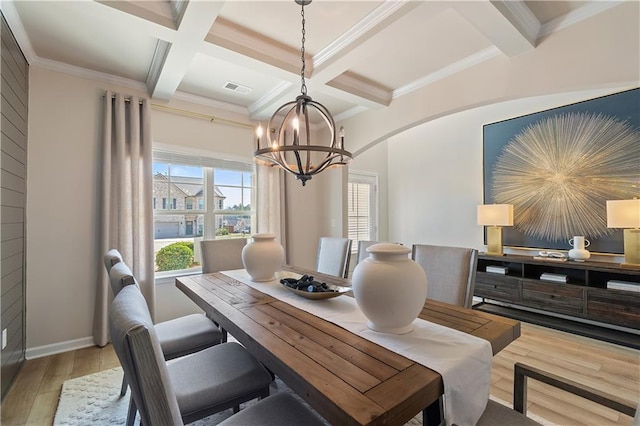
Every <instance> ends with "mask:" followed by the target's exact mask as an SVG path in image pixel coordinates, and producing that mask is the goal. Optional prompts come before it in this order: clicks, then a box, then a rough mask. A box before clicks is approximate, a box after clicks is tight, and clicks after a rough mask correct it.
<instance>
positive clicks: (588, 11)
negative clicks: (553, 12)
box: [538, 0, 626, 37]
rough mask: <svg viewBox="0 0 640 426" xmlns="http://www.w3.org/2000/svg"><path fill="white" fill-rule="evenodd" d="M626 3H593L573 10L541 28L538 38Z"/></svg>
mask: <svg viewBox="0 0 640 426" xmlns="http://www.w3.org/2000/svg"><path fill="white" fill-rule="evenodd" d="M623 3H626V2H625V1H613V0H612V1H592V2H590V3H588V4H587V5H585V6H582V7H581V8H579V9H576V10H573V11H571V12H569V13H567V14H566V15H563V16H560V17H558V18H556V19H553V20H551V21H549V22H547V23H546V24H544V25H543V26H542V27H541V28H540V34H539V35H538V37H543V36H547V35H549V34H552V33H554V32H556V31H560V30H562V29H564V28H567V27H570V26H571V25H574V24H577V23H579V22H581V21H584V20H585V19H589V18H591V17H593V16H596V15H598V14H600V13H602V12H604V11H606V10H609V9H611V8H614V7H616V6H619V5H621V4H623Z"/></svg>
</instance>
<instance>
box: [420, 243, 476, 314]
mask: <svg viewBox="0 0 640 426" xmlns="http://www.w3.org/2000/svg"><path fill="white" fill-rule="evenodd" d="M411 258H412V259H413V260H414V261H415V262H416V263H418V264H419V265H420V266H422V268H423V269H424V271H425V272H426V273H427V297H428V298H429V299H435V300H439V301H441V302H446V303H451V304H452V305H458V306H464V307H466V308H470V307H471V303H472V301H473V288H474V285H475V281H476V266H477V264H478V250H476V249H472V248H463V247H446V246H432V245H425V244H414V245H413V250H412V253H411Z"/></svg>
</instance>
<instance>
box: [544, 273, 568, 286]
mask: <svg viewBox="0 0 640 426" xmlns="http://www.w3.org/2000/svg"><path fill="white" fill-rule="evenodd" d="M540 279H541V280H545V281H553V282H556V283H566V282H567V276H566V275H564V274H552V273H551V272H543V273H542V274H541V275H540Z"/></svg>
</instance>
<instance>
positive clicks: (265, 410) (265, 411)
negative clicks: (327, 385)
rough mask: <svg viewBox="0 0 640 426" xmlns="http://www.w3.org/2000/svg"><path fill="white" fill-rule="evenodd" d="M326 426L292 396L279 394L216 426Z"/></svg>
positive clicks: (244, 409) (318, 417) (245, 409)
mask: <svg viewBox="0 0 640 426" xmlns="http://www.w3.org/2000/svg"><path fill="white" fill-rule="evenodd" d="M247 425H252V426H298V425H304V426H326V425H327V423H325V422H324V421H323V420H321V418H320V416H319V415H317V414H316V413H314V412H313V411H311V410H310V409H309V408H308V407H307V406H306V405H304V404H303V403H302V402H300V401H298V400H297V399H296V398H295V397H294V396H292V395H290V394H288V393H284V392H280V393H277V394H275V395H271V396H269V397H267V398H265V399H263V400H261V401H260V402H258V403H257V404H255V405H250V406H248V407H246V408H243V409H242V411H240V412H239V413H238V414H234V415H233V416H231V417H229V418H228V419H226V420H223V421H222V422H221V423H218V426H247Z"/></svg>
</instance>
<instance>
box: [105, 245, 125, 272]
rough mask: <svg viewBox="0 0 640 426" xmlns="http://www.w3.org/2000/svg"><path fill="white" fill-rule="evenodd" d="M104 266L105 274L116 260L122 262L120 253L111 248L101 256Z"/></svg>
mask: <svg viewBox="0 0 640 426" xmlns="http://www.w3.org/2000/svg"><path fill="white" fill-rule="evenodd" d="M103 261H104V268H105V269H106V270H107V274H108V273H109V271H110V270H111V267H112V266H113V265H115V264H116V263H118V262H122V255H121V254H120V252H119V251H118V250H116V249H111V250H109V251H108V252H107V254H105V255H104V257H103Z"/></svg>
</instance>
